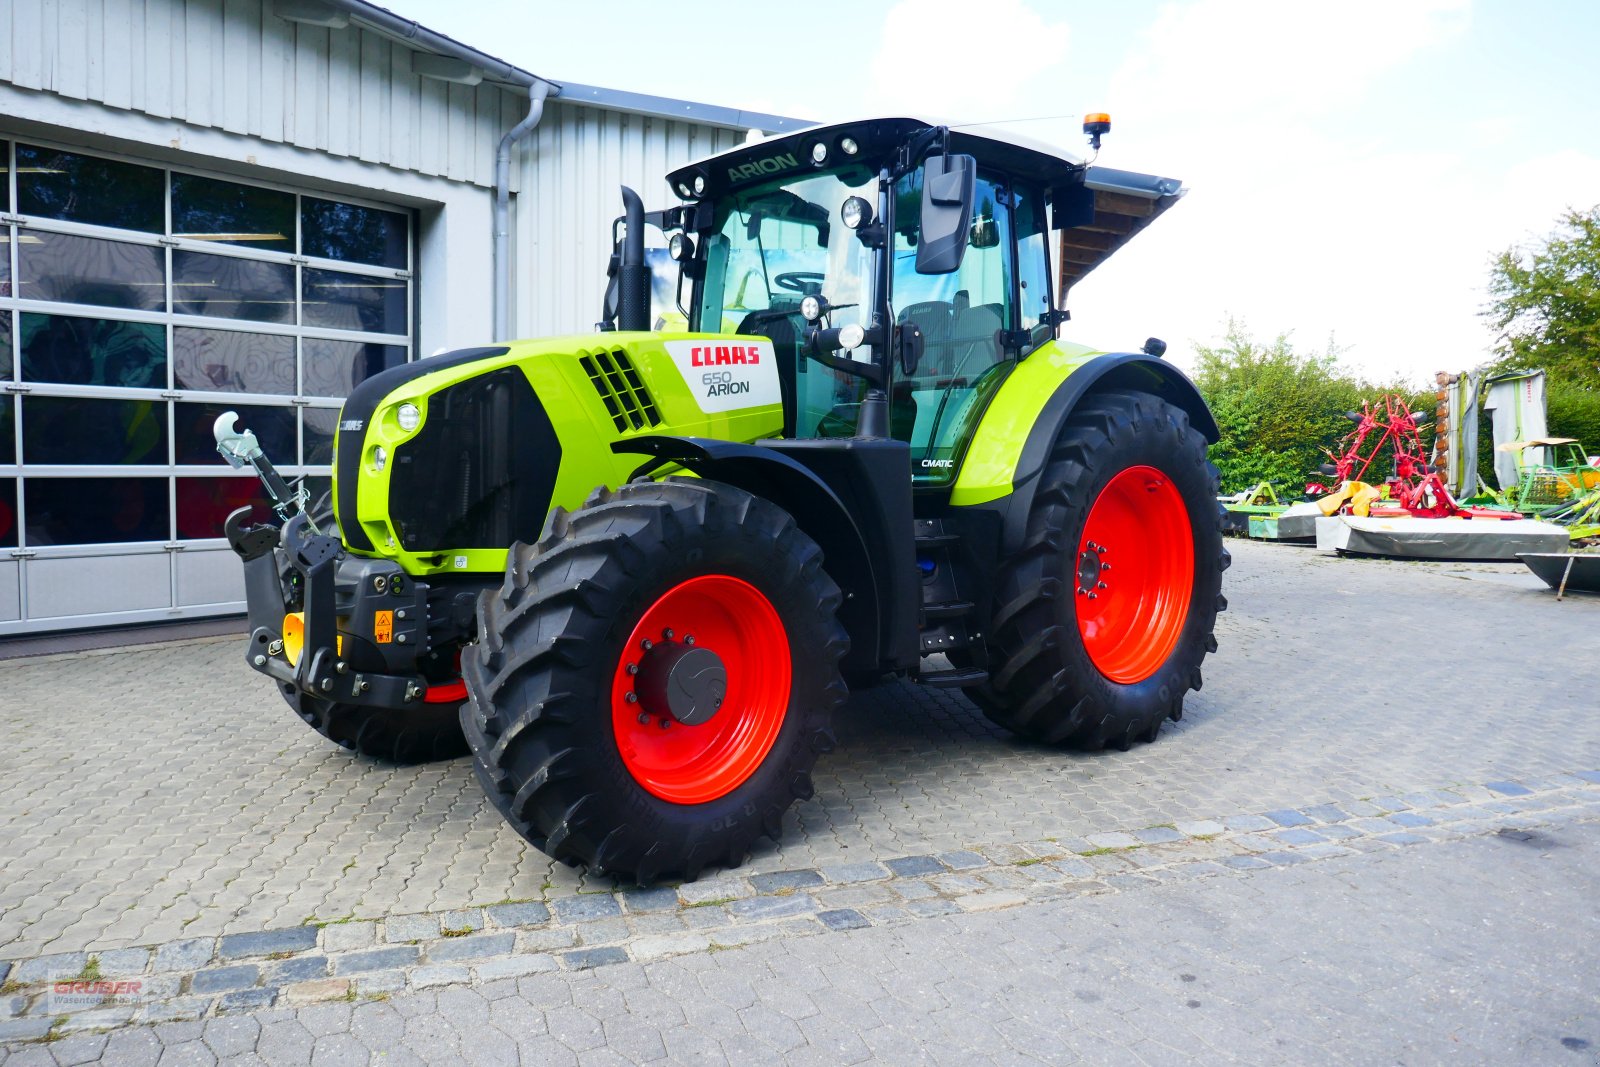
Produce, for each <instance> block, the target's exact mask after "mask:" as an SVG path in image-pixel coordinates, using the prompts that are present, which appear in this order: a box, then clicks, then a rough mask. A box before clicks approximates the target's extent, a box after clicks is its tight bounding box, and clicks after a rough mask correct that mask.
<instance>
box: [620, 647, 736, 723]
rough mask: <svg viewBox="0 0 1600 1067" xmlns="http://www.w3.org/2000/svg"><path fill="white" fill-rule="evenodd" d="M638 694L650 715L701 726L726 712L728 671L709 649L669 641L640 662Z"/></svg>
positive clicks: (636, 684) (637, 681) (720, 659)
mask: <svg viewBox="0 0 1600 1067" xmlns="http://www.w3.org/2000/svg"><path fill="white" fill-rule="evenodd" d="M634 692H636V693H637V694H638V696H639V705H640V707H642V708H644V710H645V711H646V712H647V713H648V714H651V715H655V716H658V717H660V718H662V719H666V718H672V719H675V720H677V721H678V722H680V723H682V724H683V725H685V726H699V725H700V724H701V723H705V722H709V721H710V720H711V717H712V716H713V715H715V714H716V713H717V712H718V711H719V710H720V709H721V708H722V700H723V697H724V696H726V695H727V692H728V670H727V668H726V667H724V666H723V665H722V657H720V656H718V655H717V654H716V653H715V652H713V651H711V650H710V649H709V648H695V647H694V646H693V645H689V644H684V643H681V642H678V641H669V642H667V643H665V644H660V645H655V646H654V647H652V648H651V649H650V651H648V652H646V653H645V654H644V658H643V659H641V660H640V661H639V674H638V676H637V678H636V681H635V685H634Z"/></svg>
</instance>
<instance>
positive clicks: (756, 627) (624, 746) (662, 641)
mask: <svg viewBox="0 0 1600 1067" xmlns="http://www.w3.org/2000/svg"><path fill="white" fill-rule="evenodd" d="M839 603H840V593H839V590H838V589H837V587H836V586H835V585H834V584H833V582H832V580H830V579H829V577H828V576H827V574H826V573H824V571H823V569H822V552H821V550H820V549H819V548H818V547H817V545H816V543H815V542H814V541H812V540H811V539H810V538H809V537H807V536H806V535H805V534H804V533H802V532H801V531H800V530H799V528H798V527H797V526H796V525H795V522H794V520H793V519H792V518H791V517H790V516H789V515H788V513H787V512H785V511H783V510H782V509H780V508H778V507H777V506H776V505H774V504H772V503H769V502H767V501H765V500H762V499H760V498H758V497H755V496H752V495H750V494H749V493H746V492H744V491H742V490H740V489H736V488H733V487H732V486H728V485H723V484H720V483H717V482H711V481H706V480H692V479H683V480H671V481H665V482H644V483H636V484H630V485H625V486H623V487H622V488H621V489H619V490H617V491H616V492H608V491H601V492H599V493H596V494H595V496H593V497H591V498H590V500H589V501H588V502H587V503H586V504H585V505H584V506H583V507H582V508H581V509H579V510H578V511H575V512H572V513H570V514H568V513H565V512H561V511H557V512H556V513H554V514H553V515H552V517H551V520H550V525H549V527H548V529H547V532H546V535H545V537H544V538H543V539H542V540H541V541H540V542H539V543H538V544H537V545H535V546H527V545H517V546H515V547H514V548H513V549H512V552H511V556H510V559H509V561H508V564H507V573H506V580H505V584H504V585H503V586H502V587H501V588H500V589H498V590H493V591H490V592H486V593H485V594H483V595H482V597H480V599H479V602H478V622H479V633H480V640H479V643H478V644H477V645H475V646H472V647H469V648H468V649H467V651H466V652H465V654H464V655H463V657H462V667H463V673H464V674H465V677H466V681H467V688H468V692H469V694H470V698H469V700H468V703H467V704H466V706H465V707H463V709H462V714H461V719H462V725H463V728H464V729H465V731H466V734H467V738H468V741H469V743H470V744H471V747H472V752H473V759H474V764H475V766H476V769H477V773H478V778H479V780H480V781H481V782H482V784H483V786H484V789H485V791H486V792H487V793H488V796H489V798H490V800H491V801H493V803H494V805H495V806H496V807H497V808H498V809H499V810H500V812H501V814H502V815H504V816H505V818H506V819H507V821H509V822H510V823H511V825H512V826H513V827H514V828H515V829H516V830H517V832H518V833H520V834H522V836H523V837H525V838H526V839H527V840H528V841H530V842H532V843H533V845H534V846H535V847H537V848H539V849H541V850H542V851H544V852H545V853H547V854H548V855H550V856H552V857H554V858H555V859H559V860H562V861H563V862H566V863H569V864H573V865H576V864H584V865H586V866H589V867H590V868H593V869H596V870H598V871H599V872H601V873H606V874H611V875H614V876H617V877H620V878H623V879H630V880H633V881H637V882H638V883H640V884H649V883H651V882H655V881H658V880H661V879H665V878H685V879H693V878H695V877H697V876H698V875H699V873H700V872H701V870H702V869H704V868H705V867H707V866H709V865H713V864H715V865H721V866H724V867H737V866H739V865H740V864H741V863H743V862H744V860H745V857H746V856H747V855H748V854H749V851H750V848H751V846H752V845H753V844H754V843H755V842H756V840H757V839H758V838H759V837H761V836H762V835H766V836H768V837H771V838H773V839H774V840H776V839H777V838H778V837H779V835H780V834H781V832H782V824H783V814H784V812H785V811H787V810H788V808H789V807H790V806H791V805H793V804H794V802H795V801H796V800H801V799H809V798H810V797H811V795H812V792H813V787H812V782H811V769H812V767H813V765H814V764H815V763H816V760H817V757H818V756H819V755H821V754H822V753H823V752H825V751H828V750H829V749H831V748H832V747H833V734H832V731H831V727H830V720H831V718H832V714H833V711H834V709H835V708H836V707H837V706H838V705H839V703H840V702H841V701H842V700H843V699H844V696H845V692H846V691H845V687H844V683H843V682H842V680H841V679H840V676H839V660H840V657H841V656H843V654H844V652H845V649H846V647H847V645H848V639H847V637H846V635H845V633H844V630H843V628H842V627H841V626H840V625H839V622H838V620H837V618H836V612H837V609H838V606H839Z"/></svg>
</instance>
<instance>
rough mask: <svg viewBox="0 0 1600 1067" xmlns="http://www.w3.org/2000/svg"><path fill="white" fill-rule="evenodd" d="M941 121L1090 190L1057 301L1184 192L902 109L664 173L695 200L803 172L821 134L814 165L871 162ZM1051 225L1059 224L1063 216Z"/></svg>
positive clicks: (1152, 178) (1020, 171)
mask: <svg viewBox="0 0 1600 1067" xmlns="http://www.w3.org/2000/svg"><path fill="white" fill-rule="evenodd" d="M940 125H943V126H948V127H949V129H950V147H951V150H952V151H955V152H961V153H964V154H967V155H971V156H974V157H976V158H977V160H978V163H979V165H980V166H987V167H994V168H996V169H998V170H1002V171H1004V172H1006V173H1007V174H1009V175H1011V176H1012V177H1014V178H1016V179H1019V180H1022V181H1025V182H1028V183H1029V184H1032V185H1036V186H1038V187H1040V188H1042V189H1044V190H1045V191H1046V192H1047V193H1050V194H1051V199H1052V201H1055V200H1056V196H1055V193H1056V192H1058V191H1059V190H1062V189H1066V188H1069V187H1073V186H1082V187H1084V188H1086V189H1088V190H1089V191H1090V192H1091V193H1092V194H1093V197H1094V210H1093V211H1092V212H1090V213H1087V214H1085V215H1083V216H1081V217H1078V218H1076V219H1074V220H1072V222H1071V225H1070V226H1068V227H1066V228H1063V229H1062V230H1061V238H1060V243H1059V259H1058V262H1057V270H1056V279H1057V285H1058V288H1059V299H1058V303H1059V305H1060V306H1063V307H1064V306H1065V305H1066V297H1067V290H1068V289H1070V288H1071V287H1072V286H1073V285H1074V284H1075V283H1077V282H1078V281H1079V280H1080V279H1082V278H1083V277H1084V276H1085V275H1087V274H1088V273H1089V272H1090V271H1092V270H1094V269H1095V268H1096V267H1098V266H1099V265H1100V264H1102V263H1104V262H1105V261H1106V260H1107V259H1109V258H1111V256H1112V254H1113V253H1115V252H1116V251H1117V250H1118V249H1119V248H1121V247H1122V246H1123V245H1125V244H1127V243H1128V241H1129V240H1130V239H1131V238H1132V237H1133V236H1134V234H1136V233H1138V232H1139V231H1140V230H1142V229H1144V228H1145V227H1146V226H1148V225H1150V223H1152V222H1154V221H1155V220H1156V219H1157V218H1158V217H1160V216H1161V215H1162V214H1163V213H1165V212H1166V210H1167V209H1168V208H1170V207H1171V206H1172V205H1173V204H1175V203H1177V202H1178V200H1179V199H1180V198H1181V197H1182V196H1183V195H1184V193H1185V192H1187V191H1188V190H1186V189H1185V188H1184V185H1183V183H1182V182H1181V181H1179V180H1178V179H1176V178H1164V177H1161V176H1160V175H1156V174H1142V173H1140V172H1138V171H1131V170H1118V169H1115V168H1112V167H1099V166H1090V165H1087V164H1086V163H1085V161H1084V160H1083V158H1082V157H1080V156H1078V155H1075V154H1074V153H1072V152H1068V151H1066V150H1065V149H1063V148H1061V147H1059V146H1057V145H1052V144H1048V143H1046V142H1044V141H1038V140H1035V139H1033V138H1031V137H1024V136H1022V135H1020V134H1015V133H1012V132H1010V131H1009V130H1005V129H1002V128H999V127H992V126H982V127H977V126H965V127H961V126H950V124H949V123H945V122H941V121H940V120H938V119H934V118H929V117H927V116H922V117H914V116H905V115H901V116H890V117H883V118H866V119H855V120H851V121H848V122H833V123H826V124H822V125H817V126H808V127H806V128H804V129H802V130H797V131H795V132H794V133H785V134H779V135H774V136H771V137H762V138H758V139H756V140H752V141H746V142H745V143H744V144H741V145H739V146H738V147H737V148H730V149H728V150H727V151H726V152H719V153H717V154H716V155H714V156H707V157H706V158H705V159H701V160H697V161H696V162H694V163H690V164H688V165H686V166H683V167H679V168H678V169H677V170H674V171H672V172H671V173H670V174H668V175H667V182H668V184H669V185H670V186H671V187H672V188H673V189H674V190H675V191H676V192H677V193H678V195H679V196H681V197H683V198H684V199H685V200H699V199H703V198H714V197H717V196H719V195H722V194H724V193H728V192H733V191H736V190H739V189H742V188H745V187H747V186H750V185H756V184H760V183H762V182H769V181H772V180H774V179H781V178H783V177H785V176H790V175H792V176H795V177H799V176H802V175H804V174H805V173H806V172H808V171H810V170H812V169H813V168H814V167H815V166H818V164H814V163H813V162H812V151H813V149H814V147H815V146H816V145H817V144H819V143H820V144H822V145H823V146H824V147H825V148H826V151H827V155H826V157H825V158H824V160H823V162H822V163H821V164H820V166H835V165H837V164H838V163H839V161H840V160H841V159H846V158H858V159H860V160H861V161H862V163H863V164H864V165H871V166H874V167H875V166H876V165H877V164H879V163H881V162H882V161H883V160H884V158H885V157H886V156H887V155H888V154H889V153H890V152H892V151H893V150H895V149H896V148H898V147H899V146H900V145H901V144H903V143H905V141H906V139H907V138H909V137H910V136H912V135H913V134H915V133H916V132H918V131H919V130H923V129H926V128H928V127H930V126H940ZM846 139H849V140H852V141H854V142H855V144H856V147H857V151H856V153H855V155H854V157H851V156H849V155H847V154H846V153H845V152H844V149H843V147H842V145H843V142H844V141H845V140H846ZM697 180H698V182H699V183H700V186H699V189H698V190H697V189H696V182H697ZM1057 225H1061V223H1060V221H1059V220H1058V222H1057Z"/></svg>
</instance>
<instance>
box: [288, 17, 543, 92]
mask: <svg viewBox="0 0 1600 1067" xmlns="http://www.w3.org/2000/svg"><path fill="white" fill-rule="evenodd" d="M320 2H321V3H323V4H324V5H326V6H328V7H331V8H333V9H335V10H337V11H343V12H344V13H345V14H347V15H349V16H350V18H351V19H353V20H354V21H356V22H359V23H361V24H362V25H363V26H367V27H370V28H371V29H374V30H377V31H378V32H379V33H383V34H386V35H388V36H390V37H394V38H397V39H399V40H401V41H406V42H409V43H411V44H414V45H416V46H417V47H418V48H422V49H425V50H426V51H429V52H434V53H437V54H438V55H442V56H450V57H452V58H454V59H459V60H461V61H462V62H464V63H470V64H472V65H473V66H474V67H478V68H481V69H482V70H483V75H484V77H486V78H489V79H491V80H493V81H497V82H506V83H508V84H511V85H520V86H523V87H525V88H528V89H532V88H533V87H534V86H535V85H538V84H540V83H541V82H542V81H543V79H542V78H540V77H539V76H538V75H536V74H533V73H531V72H529V71H526V70H523V69H522V68H521V67H514V66H512V65H511V64H510V63H507V62H506V61H505V60H503V59H496V58H495V57H494V56H491V55H489V54H488V53H486V52H480V51H478V50H477V49H476V48H471V47H469V46H467V45H464V44H462V43H461V42H460V41H458V40H456V39H455V38H453V37H446V36H445V35H444V34H442V33H437V32H435V31H434V30H430V29H428V27H426V26H424V25H422V24H421V23H420V22H417V21H415V20H413V19H407V18H401V17H400V16H399V15H396V14H395V13H394V12H393V11H389V10H387V9H386V8H381V7H378V6H377V5H376V4H369V3H365V2H363V0H320Z"/></svg>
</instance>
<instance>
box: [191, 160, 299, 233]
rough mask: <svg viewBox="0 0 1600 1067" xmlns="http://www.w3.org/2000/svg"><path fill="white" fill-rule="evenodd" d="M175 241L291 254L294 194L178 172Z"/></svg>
mask: <svg viewBox="0 0 1600 1067" xmlns="http://www.w3.org/2000/svg"><path fill="white" fill-rule="evenodd" d="M172 236H174V237H186V238H188V239H189V240H191V241H215V242H217V243H218V244H228V245H243V246H245V247H246V248H270V249H273V250H275V251H280V252H293V251H294V194H293V193H285V192H281V191H280V190H277V189H263V188H261V187H260V186H258V185H240V184H238V183H237V182H225V181H219V180H217V179H216V178H202V177H200V176H199V175H198V174H178V173H176V172H174V173H173V175H172Z"/></svg>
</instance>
